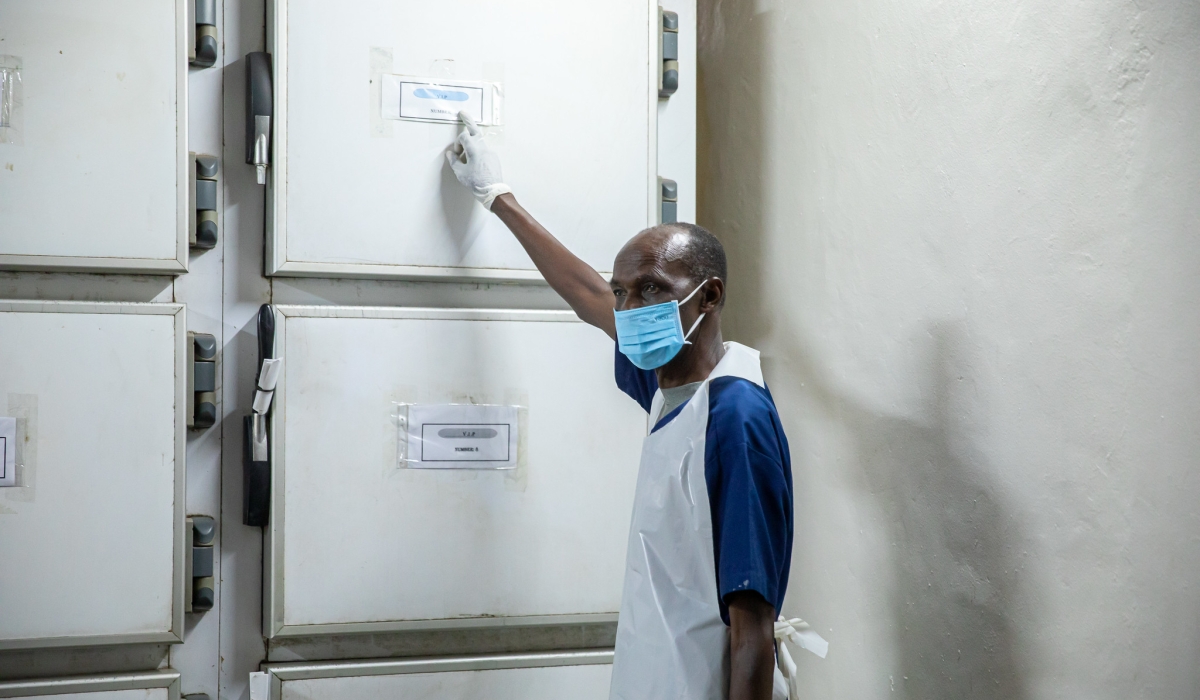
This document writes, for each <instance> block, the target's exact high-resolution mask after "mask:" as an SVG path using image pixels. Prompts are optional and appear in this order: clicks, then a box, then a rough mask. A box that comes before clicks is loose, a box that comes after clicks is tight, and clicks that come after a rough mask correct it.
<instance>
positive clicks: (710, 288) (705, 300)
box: [700, 277, 725, 313]
mask: <svg viewBox="0 0 1200 700" xmlns="http://www.w3.org/2000/svg"><path fill="white" fill-rule="evenodd" d="M700 296H701V299H700V312H701V313H711V312H712V311H714V310H716V309H718V308H720V306H721V302H722V301H724V299H725V283H724V282H722V281H721V278H720V277H710V278H709V280H708V282H707V283H706V284H705V285H704V288H703V289H701V290H700Z"/></svg>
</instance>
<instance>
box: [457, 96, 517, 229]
mask: <svg viewBox="0 0 1200 700" xmlns="http://www.w3.org/2000/svg"><path fill="white" fill-rule="evenodd" d="M458 118H459V119H461V120H462V123H463V130H462V133H461V134H459V135H458V139H457V140H456V141H455V142H454V145H453V146H451V147H450V148H449V150H447V151H446V161H447V162H449V163H450V168H451V169H452V170H454V176H455V177H457V178H458V181H459V182H461V183H462V184H463V185H465V186H466V187H467V188H468V189H469V190H471V193H472V194H474V195H475V199H478V200H479V203H480V204H482V205H483V206H485V207H487V208H488V209H489V210H490V209H491V208H492V202H493V201H495V199H496V197H499V196H500V195H502V194H507V193H509V192H512V188H510V187H509V186H508V185H506V184H504V178H503V176H502V175H501V174H500V157H499V156H497V155H496V153H495V151H493V150H492V149H490V148H488V145H487V143H485V142H484V140H483V131H482V130H481V129H480V128H479V125H477V124H476V123H475V120H474V119H472V118H471V115H469V114H467V113H466V112H459V113H458Z"/></svg>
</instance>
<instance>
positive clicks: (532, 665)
mask: <svg viewBox="0 0 1200 700" xmlns="http://www.w3.org/2000/svg"><path fill="white" fill-rule="evenodd" d="M270 673H271V674H272V675H273V676H275V679H274V684H273V685H274V686H275V693H273V695H272V697H273V698H275V699H276V700H374V699H375V698H427V699H428V700H568V699H569V700H605V699H606V698H608V686H609V682H610V679H611V677H612V652H611V651H594V652H568V653H558V654H525V655H509V656H484V657H473V658H472V657H466V658H457V659H456V658H447V659H437V660H429V661H423V660H415V661H381V662H361V663H345V664H337V663H333V664H320V665H309V666H305V665H294V666H282V667H278V668H270Z"/></svg>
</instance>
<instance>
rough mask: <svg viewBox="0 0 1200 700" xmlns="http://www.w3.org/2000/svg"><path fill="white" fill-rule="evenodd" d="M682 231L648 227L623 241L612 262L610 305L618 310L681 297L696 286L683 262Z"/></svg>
mask: <svg viewBox="0 0 1200 700" xmlns="http://www.w3.org/2000/svg"><path fill="white" fill-rule="evenodd" d="M687 236H688V234H687V233H686V232H685V231H679V230H675V229H666V230H663V229H651V230H649V231H643V232H642V233H639V234H638V235H636V236H634V237H633V239H632V240H630V241H629V242H628V243H626V244H625V247H624V248H622V249H621V252H619V253H617V259H616V261H615V262H614V263H613V276H612V283H611V284H612V290H613V297H614V298H613V307H614V308H615V309H616V310H617V311H624V310H628V309H636V308H639V307H642V306H650V305H652V304H661V303H663V302H668V301H671V300H672V299H675V300H679V299H683V298H684V297H685V296H687V295H688V293H689V292H691V291H692V289H693V288H694V287H695V282H693V280H692V279H691V278H690V277H689V276H688V269H687V266H686V265H684V263H683V262H682V258H683V253H684V252H685V250H686V248H687V240H688V239H687Z"/></svg>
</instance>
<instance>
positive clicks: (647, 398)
mask: <svg viewBox="0 0 1200 700" xmlns="http://www.w3.org/2000/svg"><path fill="white" fill-rule="evenodd" d="M613 350H614V351H615V352H616V354H617V357H616V359H615V361H614V363H613V367H614V373H615V375H616V379H617V388H618V389H620V390H621V391H623V392H625V393H626V394H628V395H629V396H630V398H632V399H633V400H634V401H637V402H638V404H639V405H640V406H641V407H642V409H643V410H644V411H646V413H649V412H650V404H651V403H652V402H653V401H654V392H656V391H658V375H656V374H655V373H654V370H652V369H638V367H637V366H636V365H634V364H633V363H632V362H630V361H629V358H628V357H625V356H624V355H622V354H621V351H620V349H618V348H617V344H616V343H613Z"/></svg>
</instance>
